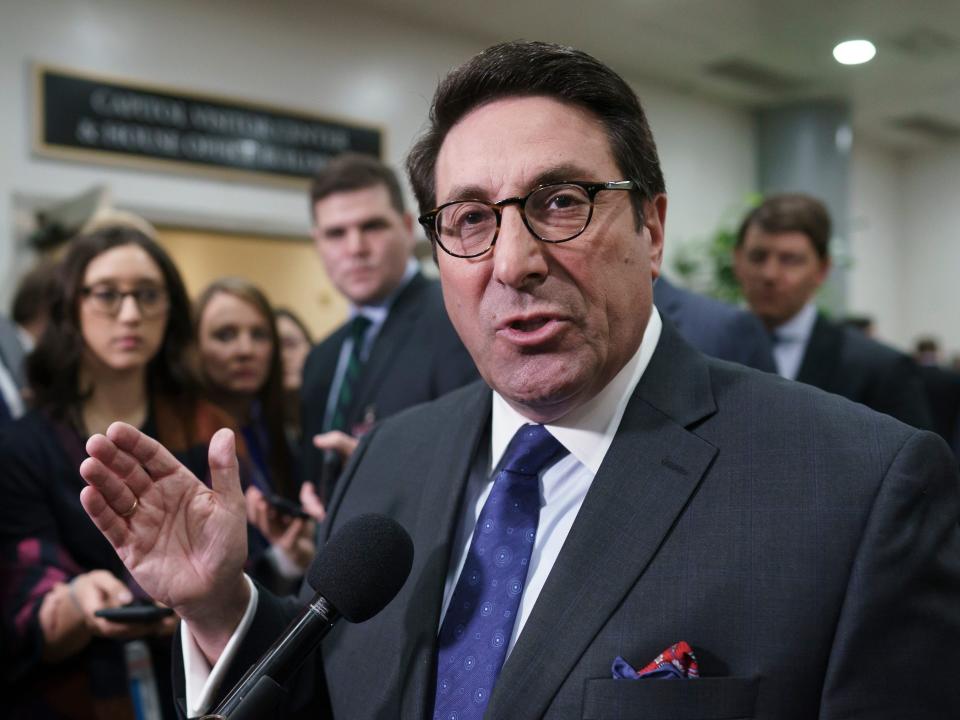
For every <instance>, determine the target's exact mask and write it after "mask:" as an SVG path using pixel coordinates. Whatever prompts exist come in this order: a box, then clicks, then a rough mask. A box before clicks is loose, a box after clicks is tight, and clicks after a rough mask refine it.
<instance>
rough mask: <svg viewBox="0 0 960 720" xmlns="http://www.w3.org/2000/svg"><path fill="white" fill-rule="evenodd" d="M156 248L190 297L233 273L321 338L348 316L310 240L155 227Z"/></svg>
mask: <svg viewBox="0 0 960 720" xmlns="http://www.w3.org/2000/svg"><path fill="white" fill-rule="evenodd" d="M158 235H159V240H160V244H161V245H163V247H164V248H166V250H167V252H169V253H170V255H171V256H172V257H173V259H174V262H176V263H177V266H178V267H179V268H180V272H181V273H182V275H183V280H184V282H185V283H186V285H187V292H188V293H190V297H191V298H196V297H197V295H198V294H199V293H200V292H201V291H202V290H203V289H204V288H205V287H206V286H207V284H208V283H210V282H211V281H212V280H215V279H217V278H220V277H223V276H225V275H237V276H240V277H243V278H246V279H247V280H249V281H251V282H253V283H254V284H256V285H257V286H258V287H260V289H261V290H263V291H264V292H265V293H266V294H267V297H268V298H269V299H270V302H271V303H272V304H273V305H274V306H281V305H283V306H286V307H288V308H290V309H292V310H293V311H294V312H296V313H297V314H298V315H299V316H300V317H301V318H302V319H303V320H304V322H306V324H307V326H308V327H309V328H310V330H311V332H312V333H313V337H314V340H319V339H320V338H323V337H324V336H326V335H328V334H329V333H330V331H331V330H333V329H334V328H336V327H337V326H338V325H339V324H340V323H342V322H343V320H344V319H345V318H346V315H347V304H346V301H345V300H344V299H343V297H342V296H341V295H340V294H339V293H337V291H336V290H335V289H334V288H333V286H332V285H331V284H330V281H329V279H327V275H326V273H325V272H324V270H323V266H322V264H321V263H320V259H319V258H318V257H317V254H316V252H315V251H314V249H313V244H312V243H311V242H310V240H309V238H291V237H276V236H274V237H270V236H266V235H242V234H237V233H217V232H210V231H206V230H191V229H183V228H163V227H161V228H158Z"/></svg>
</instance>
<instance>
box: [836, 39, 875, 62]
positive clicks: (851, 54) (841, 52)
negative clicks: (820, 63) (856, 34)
mask: <svg viewBox="0 0 960 720" xmlns="http://www.w3.org/2000/svg"><path fill="white" fill-rule="evenodd" d="M876 54H877V48H876V47H874V44H873V43H872V42H870V41H869V40H847V41H845V42H842V43H840V44H839V45H837V46H836V47H835V48H834V49H833V57H834V58H836V61H837V62H838V63H840V64H841V65H860V64H862V63H865V62H869V61H871V60H873V56H874V55H876Z"/></svg>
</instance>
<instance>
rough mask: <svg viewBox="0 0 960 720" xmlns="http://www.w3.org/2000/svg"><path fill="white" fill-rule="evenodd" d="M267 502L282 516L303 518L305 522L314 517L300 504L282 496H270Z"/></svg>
mask: <svg viewBox="0 0 960 720" xmlns="http://www.w3.org/2000/svg"><path fill="white" fill-rule="evenodd" d="M267 502H268V503H270V506H271V507H272V508H273V509H274V510H276V511H277V512H279V513H280V514H281V515H287V516H288V517H295V518H302V519H304V520H309V519H310V518H311V517H312V515H310V513H308V512H307V511H306V510H304V509H303V506H302V505H301V504H300V503H296V502H294V501H293V500H290V499H288V498H285V497H283V496H282V495H276V494H274V495H270V496H268V497H267Z"/></svg>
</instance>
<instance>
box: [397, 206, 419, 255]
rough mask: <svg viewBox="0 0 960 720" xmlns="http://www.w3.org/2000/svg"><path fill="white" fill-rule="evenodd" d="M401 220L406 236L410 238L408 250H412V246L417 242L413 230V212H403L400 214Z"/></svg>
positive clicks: (415, 224)
mask: <svg viewBox="0 0 960 720" xmlns="http://www.w3.org/2000/svg"><path fill="white" fill-rule="evenodd" d="M400 219H401V222H403V229H404V230H405V231H406V233H407V237H408V238H410V241H409V243H408V244H409V246H410V248H409V249H410V252H413V248H414V246H416V244H417V235H416V233H415V232H414V228H416V226H417V221H416V220H414V219H413V214H412V213H410V212H405V213H403V214H402V215H401V216H400Z"/></svg>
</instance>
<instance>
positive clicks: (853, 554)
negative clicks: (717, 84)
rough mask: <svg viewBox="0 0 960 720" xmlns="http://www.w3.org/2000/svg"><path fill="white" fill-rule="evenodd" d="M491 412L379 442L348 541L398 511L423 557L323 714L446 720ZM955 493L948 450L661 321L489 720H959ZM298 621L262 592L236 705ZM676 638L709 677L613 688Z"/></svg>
mask: <svg viewBox="0 0 960 720" xmlns="http://www.w3.org/2000/svg"><path fill="white" fill-rule="evenodd" d="M489 417H490V391H489V389H487V388H486V387H485V386H483V385H482V384H480V383H477V384H475V385H471V386H468V387H466V388H464V389H462V390H458V391H455V392H453V393H451V394H450V395H448V396H446V397H445V398H441V399H439V400H437V401H436V402H434V403H431V404H430V405H427V406H422V407H420V408H416V409H413V410H411V411H408V412H405V413H402V414H400V415H398V416H397V417H395V418H394V419H392V420H388V421H386V422H384V423H383V424H382V425H380V426H379V427H378V428H377V429H376V430H374V431H373V432H372V433H371V434H370V435H369V436H368V437H367V438H365V440H364V442H362V443H361V446H360V448H359V449H358V451H357V453H356V454H355V455H354V458H353V459H352V461H351V463H350V465H349V466H348V468H347V470H346V473H345V475H344V477H343V479H342V480H341V482H340V485H339V487H338V491H337V495H336V496H335V497H334V499H333V502H332V503H331V508H330V510H331V516H330V522H329V523H328V529H329V530H332V531H336V529H337V528H338V527H339V526H341V525H342V524H343V523H344V522H345V521H347V520H349V519H351V518H353V517H355V516H357V515H358V514H361V513H365V512H380V513H385V514H387V515H390V516H392V517H394V518H396V519H397V520H398V521H399V522H400V523H401V524H402V525H404V526H405V527H406V528H407V529H408V530H409V532H410V534H411V536H412V537H413V541H414V544H415V547H416V556H415V558H414V564H413V570H412V572H411V575H410V577H409V579H408V580H407V582H406V585H405V586H404V588H403V589H402V590H401V591H400V594H399V595H398V596H397V597H396V598H395V599H394V600H393V602H392V603H390V605H388V606H387V608H386V609H385V610H384V611H383V612H382V613H381V614H380V615H378V616H377V617H375V618H374V619H372V620H370V621H368V622H366V623H363V624H360V625H349V624H346V623H341V624H340V625H339V626H337V627H336V628H335V629H334V631H333V632H332V633H331V634H330V635H329V636H328V637H327V638H326V640H325V641H324V644H323V646H322V661H319V660H318V659H316V658H314V659H312V660H311V661H309V662H308V663H307V665H306V666H305V667H304V668H303V670H302V672H301V674H300V676H299V678H298V679H297V681H296V682H295V684H294V688H293V690H292V701H291V702H292V704H293V705H298V704H300V703H312V704H313V705H314V707H313V708H312V709H311V710H310V712H311V713H312V714H306V713H305V714H304V715H302V716H303V717H324V716H326V714H327V713H329V712H330V711H332V715H333V716H334V717H336V718H349V719H350V720H359V719H363V718H369V719H371V720H372V719H374V718H377V719H382V718H405V719H406V718H422V717H428V713H429V712H430V708H431V705H432V700H433V683H434V679H433V672H434V663H435V652H436V643H435V640H436V635H437V629H438V627H439V623H440V605H441V601H442V593H443V586H444V579H445V577H446V574H447V570H448V566H449V563H450V557H451V552H452V551H453V549H452V548H451V538H452V537H453V535H454V533H455V528H456V525H457V521H458V515H459V508H460V503H461V496H462V493H463V491H464V487H465V485H466V480H467V477H468V474H469V472H470V468H471V465H472V464H473V463H472V460H473V458H474V457H475V455H476V453H478V452H485V451H486V449H485V447H484V446H485V443H486V442H487V436H488V435H487V433H488V426H489ZM958 484H960V483H958V477H957V472H956V468H955V465H954V463H953V461H952V458H951V456H950V453H949V451H948V450H947V448H946V446H945V445H944V443H943V442H942V440H941V439H940V438H938V437H936V436H934V435H932V434H929V433H925V432H921V431H917V430H915V429H913V428H910V427H908V426H906V425H903V424H901V423H899V422H897V421H895V420H893V419H891V418H889V417H885V416H882V415H879V414H877V413H874V412H872V411H870V410H868V409H866V408H864V407H862V406H859V405H855V404H853V403H850V402H848V401H847V400H845V399H843V398H840V397H837V396H834V395H828V394H825V393H823V392H820V391H818V390H816V389H813V388H810V387H807V386H804V385H801V384H799V383H790V382H786V381H783V380H781V379H780V378H778V377H776V376H772V375H768V374H764V373H758V372H756V371H753V370H749V369H746V368H743V367H741V366H738V365H733V364H729V363H725V362H721V361H716V360H711V359H708V358H705V357H704V356H702V355H701V354H700V353H698V352H696V351H694V350H693V349H691V348H690V347H689V346H688V345H686V343H685V342H684V341H683V340H681V339H680V337H679V336H678V335H677V334H676V332H675V331H674V330H672V329H671V328H670V327H669V326H665V327H664V330H663V334H662V336H661V339H660V343H659V345H658V347H657V349H656V351H655V353H654V355H653V358H652V360H651V362H650V365H649V366H648V368H647V370H646V372H645V374H644V376H643V378H642V380H641V382H640V384H639V385H638V387H637V389H636V391H635V393H634V395H633V397H632V399H631V401H630V403H629V405H628V407H627V410H626V413H625V415H624V417H623V420H622V422H621V425H620V428H619V429H618V431H617V434H616V437H615V439H614V441H613V444H612V446H611V447H610V450H609V452H608V453H607V456H606V458H605V459H604V461H603V464H602V466H601V468H600V471H599V473H598V474H597V476H596V478H595V479H594V481H593V484H592V486H591V488H590V490H589V492H588V494H587V497H586V499H585V501H584V503H583V506H582V508H581V510H580V512H579V514H578V516H577V518H576V521H575V522H574V524H573V527H572V529H571V531H570V534H569V536H568V538H567V540H566V543H565V544H564V546H563V549H562V551H561V553H560V556H559V557H558V559H557V561H556V564H555V565H554V567H553V570H552V572H551V574H550V576H549V578H548V580H547V582H546V585H545V586H544V588H543V591H542V592H541V594H540V597H539V599H538V601H537V603H536V606H535V607H534V609H533V612H532V614H531V616H530V618H529V620H528V622H527V624H526V626H525V627H524V629H523V632H522V633H521V635H520V637H519V639H518V641H517V644H516V646H515V648H514V650H513V652H512V653H511V655H510V656H509V657H508V659H507V662H506V664H505V665H504V668H503V671H502V674H501V675H500V678H499V681H498V683H497V685H496V686H495V688H494V691H493V694H492V697H491V701H490V705H489V708H488V712H487V717H488V718H504V719H507V718H510V719H516V718H538V717H546V718H557V719H559V718H648V717H649V718H656V717H670V718H674V719H677V720H683V719H691V720H692V719H693V718H697V719H699V720H703V719H704V718H715V719H719V718H728V719H729V718H765V719H767V720H811V718H821V719H822V720H826V719H828V718H844V719H845V720H850V719H852V718H863V719H864V720H866V719H867V718H869V719H870V720H876V719H878V718H889V719H890V720H894V719H895V720H905V719H907V718H921V717H923V718H948V717H958V716H960V684H958V683H957V682H956V681H955V674H956V668H957V667H960V531H958V523H957V521H958V518H960V492H958V490H960V487H958ZM290 616H291V605H290V604H289V603H284V602H282V601H279V600H277V599H275V598H272V597H270V596H269V595H267V594H266V593H264V594H263V595H261V600H260V604H259V606H258V610H257V617H256V619H255V621H254V625H253V628H252V631H251V633H250V635H248V637H247V638H246V640H245V642H244V644H243V650H242V652H241V656H240V657H239V658H238V660H237V662H236V663H235V665H234V667H235V673H234V675H233V676H232V677H231V678H229V679H228V680H227V681H226V682H225V684H224V689H226V688H228V687H229V686H230V685H231V684H232V682H234V681H235V680H236V679H237V677H238V676H239V673H241V672H242V671H243V669H244V668H245V667H246V666H247V665H248V664H249V663H251V662H252V661H253V660H254V659H255V658H256V657H258V655H259V654H260V653H261V652H262V651H263V650H264V649H265V647H266V646H267V645H268V644H269V643H270V642H271V641H272V640H273V639H274V638H275V637H276V635H277V633H278V631H279V630H280V628H282V626H283V624H284V622H285V621H286V620H287V619H288V618H289V617H290ZM679 640H686V641H687V642H689V643H690V644H691V645H692V646H693V647H694V650H695V652H696V653H697V655H698V657H699V660H700V670H701V674H702V675H703V677H702V678H701V679H699V680H683V681H670V682H663V681H658V680H612V679H611V664H612V662H613V660H614V658H615V657H616V656H618V655H620V656H623V657H624V658H625V659H626V660H627V661H629V662H630V663H631V664H633V665H634V666H636V667H641V666H643V665H644V664H646V663H647V662H649V661H650V660H652V659H653V658H654V657H655V656H656V655H657V654H658V653H659V652H661V651H662V650H663V649H664V648H666V647H667V646H669V645H671V644H672V643H675V642H677V641H679ZM318 709H319V714H317V713H318ZM297 712H298V711H297V710H296V709H291V710H290V711H289V712H288V713H286V714H285V715H284V717H297V716H298V715H297Z"/></svg>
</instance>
